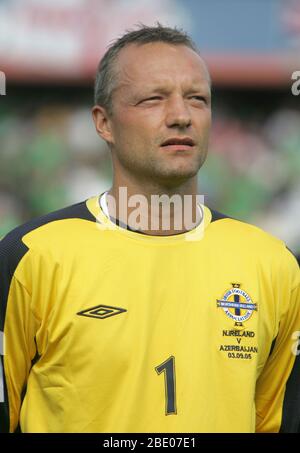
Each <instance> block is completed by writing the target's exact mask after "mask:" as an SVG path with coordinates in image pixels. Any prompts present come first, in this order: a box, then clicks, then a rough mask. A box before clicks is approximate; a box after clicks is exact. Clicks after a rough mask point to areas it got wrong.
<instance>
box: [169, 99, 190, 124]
mask: <svg viewBox="0 0 300 453" xmlns="http://www.w3.org/2000/svg"><path fill="white" fill-rule="evenodd" d="M166 125H167V126H168V127H179V128H181V129H183V128H186V127H188V126H190V125H191V113H190V110H189V107H188V106H187V105H186V104H185V101H184V99H183V98H182V97H181V96H176V97H174V98H173V99H169V102H168V104H167V114H166Z"/></svg>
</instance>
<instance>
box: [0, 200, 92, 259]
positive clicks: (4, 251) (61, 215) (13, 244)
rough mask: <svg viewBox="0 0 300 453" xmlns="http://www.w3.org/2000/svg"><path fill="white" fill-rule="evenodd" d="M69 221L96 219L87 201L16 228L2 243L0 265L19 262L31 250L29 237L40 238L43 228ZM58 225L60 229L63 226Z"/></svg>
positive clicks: (0, 242) (0, 246)
mask: <svg viewBox="0 0 300 453" xmlns="http://www.w3.org/2000/svg"><path fill="white" fill-rule="evenodd" d="M68 219H70V220H71V219H82V220H87V221H92V222H95V218H94V216H93V215H92V214H91V213H90V211H89V210H88V208H87V206H86V202H85V201H82V202H80V203H77V204H74V205H71V206H67V207H65V208H63V209H59V210H57V211H54V212H50V213H48V214H46V215H43V216H40V217H37V218H35V219H32V220H30V221H28V222H26V223H24V224H22V225H20V226H18V227H16V228H14V229H13V230H12V231H10V232H9V233H8V234H7V235H6V236H5V237H4V238H3V239H2V240H1V241H0V263H2V264H3V263H4V262H5V261H6V260H7V259H8V258H9V259H10V261H11V262H14V261H16V262H19V261H20V259H21V258H22V257H23V256H24V255H25V254H26V252H27V251H28V249H29V246H28V243H27V242H28V241H26V238H27V237H29V236H33V237H38V236H39V235H40V232H41V231H42V230H43V227H46V226H49V225H54V222H60V221H64V220H68ZM57 225H58V228H60V225H61V224H57ZM56 230H57V229H56ZM56 233H57V231H56Z"/></svg>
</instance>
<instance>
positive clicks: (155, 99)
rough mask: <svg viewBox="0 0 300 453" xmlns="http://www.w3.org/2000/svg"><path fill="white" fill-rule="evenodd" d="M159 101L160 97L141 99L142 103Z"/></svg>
mask: <svg viewBox="0 0 300 453" xmlns="http://www.w3.org/2000/svg"><path fill="white" fill-rule="evenodd" d="M161 99H162V97H161V96H152V97H151V98H147V99H143V101H142V102H146V101H160V100H161Z"/></svg>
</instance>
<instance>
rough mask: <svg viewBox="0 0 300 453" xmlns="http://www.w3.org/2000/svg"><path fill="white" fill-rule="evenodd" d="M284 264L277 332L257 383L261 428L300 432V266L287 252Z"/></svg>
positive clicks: (278, 291)
mask: <svg viewBox="0 0 300 453" xmlns="http://www.w3.org/2000/svg"><path fill="white" fill-rule="evenodd" d="M280 268H281V270H280V272H279V274H278V277H277V278H276V284H275V285H274V286H275V288H274V294H275V295H276V296H275V299H276V303H277V304H278V307H279V309H278V311H279V317H278V327H277V335H276V337H275V339H274V341H273V347H272V349H271V352H270V354H269V357H268V360H267V362H266V364H265V366H264V368H263V371H262V373H261V375H260V376H259V379H258V381H257V385H256V431H257V432H299V428H300V350H299V335H300V285H299V266H298V264H297V263H296V260H295V259H294V257H293V256H292V255H291V253H290V252H286V254H285V257H284V259H283V260H282V261H281V263H280Z"/></svg>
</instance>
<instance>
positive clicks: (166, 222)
mask: <svg viewBox="0 0 300 453" xmlns="http://www.w3.org/2000/svg"><path fill="white" fill-rule="evenodd" d="M197 205H199V195H198V194H197V179H196V177H194V178H191V179H189V180H188V181H185V182H183V183H181V184H178V185H177V186H174V187H170V186H169V185H164V184H155V183H154V182H152V181H151V184H150V185H149V184H145V183H144V182H143V184H139V183H137V182H134V183H133V182H132V180H131V181H130V184H129V182H128V181H125V180H124V179H123V180H122V181H116V179H115V180H114V183H113V186H112V188H111V189H110V190H109V192H108V195H107V207H108V213H109V215H110V217H111V218H113V219H118V220H119V221H120V222H122V223H123V224H125V225H128V226H129V227H130V228H131V229H133V230H139V231H141V232H143V233H145V234H149V235H157V236H169V235H174V234H179V233H184V232H186V231H189V230H191V229H193V228H195V227H196V226H197V225H198V224H199V223H200V222H201V220H202V218H201V211H200V210H199V208H198V207H197Z"/></svg>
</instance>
